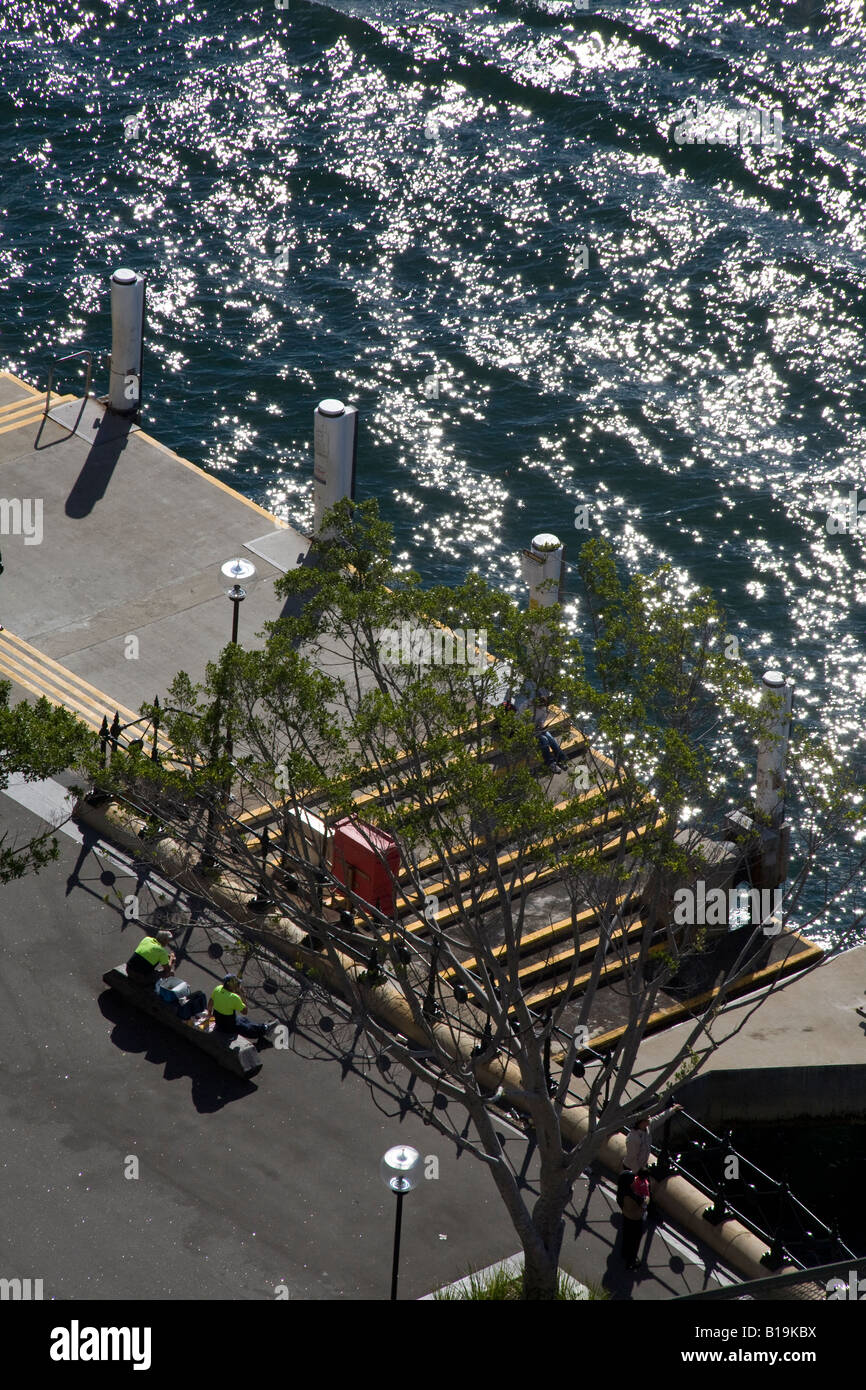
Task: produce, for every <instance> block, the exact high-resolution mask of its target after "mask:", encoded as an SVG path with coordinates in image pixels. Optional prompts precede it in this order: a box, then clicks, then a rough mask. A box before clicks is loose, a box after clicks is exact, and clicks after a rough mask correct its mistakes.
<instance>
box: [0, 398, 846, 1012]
mask: <svg viewBox="0 0 866 1390" xmlns="http://www.w3.org/2000/svg"><path fill="white" fill-rule="evenodd" d="M54 400H55V404H54V405H53V406H52V408H51V409H50V412H49V414H48V415H47V416H43V411H44V407H45V403H46V402H45V398H44V396H42V395H40V394H39V393H38V392H37V391H36V390H35V388H34V387H32V386H30V385H28V384H27V383H25V382H23V381H21V380H20V379H18V378H16V377H14V376H13V375H11V374H10V373H8V372H4V373H2V374H0V470H2V473H0V476H2V479H3V484H2V486H3V494H4V497H5V499H6V508H7V512H8V518H9V520H11V521H14V519H15V515H16V513H15V512H14V510H12V509H13V508H14V507H15V504H16V502H17V503H18V504H19V505H20V508H21V513H20V514H21V517H22V518H23V521H24V522H26V519H27V517H28V516H31V514H34V513H35V511H36V508H37V506H38V518H39V528H38V532H39V533H38V535H36V534H32V535H29V536H28V535H25V534H9V535H8V536H7V537H6V538H5V539H4V541H3V549H4V559H5V562H6V565H5V573H4V575H3V585H2V609H0V622H2V624H3V631H0V675H2V676H5V677H6V678H8V679H9V680H11V681H12V682H13V686H14V687H18V695H19V696H26V697H28V698H31V699H32V698H33V697H35V696H38V695H46V696H47V697H48V698H49V699H51V700H53V701H55V702H56V703H58V704H62V705H64V706H66V708H68V709H70V710H72V711H73V712H74V713H76V714H77V715H78V716H79V717H80V718H81V719H83V720H84V721H85V722H86V723H87V724H88V725H89V726H90V727H91V728H94V729H98V728H99V726H100V724H101V722H102V719H103V717H105V716H107V717H108V720H109V721H111V719H112V717H113V715H114V713H115V711H117V712H118V713H119V716H120V722H121V724H123V725H128V724H131V723H133V721H135V720H136V718H137V716H138V711H139V707H140V705H141V703H142V702H143V701H145V700H152V699H153V697H154V695H156V694H159V695H160V698H162V697H163V695H164V692H165V690H166V687H167V686H168V684H169V683H170V681H171V679H172V678H173V676H174V675H175V674H176V672H177V671H178V670H179V669H180V668H183V669H184V670H185V671H187V672H188V674H189V675H190V677H191V678H192V679H193V680H194V681H196V680H200V679H202V678H203V676H204V672H205V667H206V665H207V663H208V662H209V661H211V660H213V659H214V657H215V656H216V655H217V653H218V652H219V651H220V650H221V648H222V647H223V646H224V645H225V643H226V642H227V641H228V639H229V636H230V622H229V619H230V613H229V605H228V604H227V602H226V598H225V593H226V580H225V577H224V576H223V575H222V574H221V572H220V570H221V565H222V564H223V563H225V561H227V560H229V559H231V558H233V557H234V556H238V555H239V556H244V555H246V556H247V557H248V558H250V559H252V561H253V562H254V563H255V565H256V570H257V577H256V580H255V582H254V583H252V584H250V585H249V586H248V595H247V598H246V601H245V602H244V604H243V609H242V612H241V622H242V626H241V641H242V642H243V643H244V644H246V645H248V646H255V645H257V639H256V637H255V634H256V632H258V631H259V630H260V629H261V628H262V626H263V624H264V622H265V621H266V620H268V619H273V618H275V617H276V616H278V614H279V611H280V608H279V603H278V601H277V599H276V597H275V595H274V592H273V585H274V581H275V579H276V578H277V577H278V576H279V575H280V574H281V573H284V572H286V571H287V570H290V569H293V568H295V567H297V566H298V565H299V564H300V563H301V562H302V561H303V560H304V558H305V556H306V553H307V551H308V549H309V545H310V540H309V537H307V536H304V535H301V534H300V533H299V532H297V531H296V530H294V529H293V528H292V527H291V526H289V525H288V524H287V523H285V522H283V521H281V520H279V519H278V518H277V517H275V516H273V515H272V514H271V513H269V512H267V511H265V510H264V509H263V508H262V507H260V506H258V505H257V504H256V503H254V502H251V501H249V500H248V499H246V498H244V497H241V496H240V495H239V494H238V493H236V492H235V491H233V489H231V488H229V487H227V486H226V485H225V484H223V483H222V482H220V481H219V479H217V478H214V477H213V476H212V475H211V474H209V473H206V472H204V471H203V470H202V469H200V468H198V467H197V466H196V465H195V464H192V463H190V462H188V461H187V460H185V459H182V458H180V456H179V455H177V454H175V453H173V452H172V451H171V450H169V449H167V448H166V447H165V446H164V445H162V444H160V443H159V441H158V440H156V439H153V438H152V437H151V436H150V435H148V434H146V433H145V432H144V431H142V430H140V429H139V428H138V427H137V426H136V425H135V424H132V423H130V420H129V419H128V418H123V417H120V416H118V415H114V414H111V413H109V412H107V411H106V409H105V407H104V405H102V404H101V403H100V402H98V401H97V400H95V399H94V398H92V397H87V398H85V399H84V400H76V399H67V398H63V399H60V400H58V398H56V397H55V398H54ZM0 506H2V503H0ZM5 520H6V518H4V521H5ZM10 529H11V528H10ZM22 529H24V526H23V525H22ZM28 529H29V530H30V531H31V532H34V533H35V532H36V529H37V528H36V525H35V516H34V519H33V521H32V522H31V524H30V526H29V528H28ZM329 659H331V658H329ZM13 698H15V697H13ZM551 727H552V728H554V729H555V730H557V732H558V736H559V738H560V740H561V742H562V744H563V747H564V748H565V750H566V752H568V753H570V755H571V756H572V757H574V756H576V755H577V756H579V755H580V754H581V752H583V751H585V745H584V744H583V740H582V739H581V738H580V737H579V735H578V734H577V733H576V732H575V731H574V730H573V729H571V727H570V725H569V723H568V720H567V718H566V717H565V716H563V715H560V716H556V717H555V718H554V720H553V722H552V724H551ZM128 736H131V735H128ZM550 791H551V794H552V795H553V796H554V798H559V797H564V796H566V795H567V794H568V782H567V777H566V775H565V774H563V773H559V774H557V775H556V776H555V777H554V778H553V779H552V781H551V786H550ZM368 795H369V794H368V793H365V791H364V789H359V792H358V798H359V802H360V804H361V805H363V802H364V799H365V796H368ZM241 814H242V818H243V819H245V820H246V822H247V824H248V825H249V826H250V828H251V830H252V829H254V830H255V831H256V833H260V832H261V828H262V824H263V823H264V822H263V821H262V818H261V817H259V816H257V815H256V814H255V808H253V810H252V811H249V810H247V811H246V812H242V813H241ZM608 825H609V826H610V836H609V844H610V846H611V847H612V848H614V847H615V846H616V845H617V843H618V838H619V832H618V829H617V815H616V807H615V806H614V805H611V806H610V807H609V808H608V810H607V811H606V812H605V819H604V826H605V827H607V826H608ZM605 837H606V838H607V830H606V829H605ZM508 853H509V851H508V849H507V847H504V846H503V848H502V851H501V853H500V865H501V867H503V868H505V866H506V862H507V855H508ZM426 868H427V870H429V884H430V887H429V888H428V889H427V891H428V892H430V893H435V894H437V895H438V896H441V897H442V905H441V906H440V908H439V912H438V914H437V917H438V920H439V922H440V924H442V925H445V924H446V923H448V921H449V920H450V917H451V916H453V914H454V911H455V909H454V905H453V902H450V901H449V900H448V899H447V896H444V895H443V894H444V886H443V885H442V883H441V882H440V874H439V870H440V868H441V866H440V864H439V862H438V861H435V860H434V859H431V860H430V862H429V864H427V865H426ZM494 899H495V893H491V901H493V900H494ZM398 906H399V911H400V913H401V916H402V919H403V923H404V926H406V927H407V929H408V930H409V931H410V932H411V931H416V930H417V931H424V930H425V928H426V923H424V922H423V921H421V920H418V919H417V911H416V908H415V906H414V903H413V902H411V901H404V902H403V903H401V904H399V905H398ZM590 916H591V914H590ZM624 918H625V920H624V926H623V931H624V933H625V937H626V940H630V939H631V937H632V936H633V935H635V934H636V933H637V932H639V931H640V928H641V921H640V916H639V913H638V912H637V911H636V910H635V909H634V905H631V904H629V905H626V910H625V911H624ZM526 919H527V927H526V930H525V932H524V939H523V942H522V961H521V972H522V978H524V981H525V988H526V989H527V997H528V999H529V1002H530V1004H531V1007H533V1008H534V1009H536V1010H538V1011H541V1010H544V1009H546V1008H549V1007H551V1006H553V1005H555V1004H558V1003H559V1002H561V998H562V990H563V986H562V983H561V982H562V981H563V980H564V979H566V978H567V977H568V974H569V971H570V969H571V964H572V960H573V956H574V944H573V932H572V928H571V913H570V905H569V902H568V895H567V893H566V892H565V890H564V889H563V888H562V886H561V885H559V884H558V883H557V882H556V871H555V867H553V868H546V869H545V870H544V871H539V873H538V874H537V875H536V879H535V880H534V882H533V887H532V890H531V892H530V894H529V897H528V899H527V910H526ZM586 925H587V926H591V923H590V922H589V921H587V924H586ZM490 930H491V932H492V933H494V936H495V932H496V921H495V913H491V921H490ZM593 941H594V938H593V937H592V936H591V935H590V936H585V939H584V941H583V942H582V945H581V960H583V959H586V960H587V965H586V967H585V969H582V970H579V971H578V982H580V981H581V980H583V979H586V978H588V971H589V966H590V964H591V962H590V960H589V953H590V951H591V949H594V946H593ZM818 955H819V951H818V948H817V947H815V946H814V945H813V944H811V943H809V942H805V941H802V940H801V939H800V938H799V937H796V936H794V937H788V938H786V939H785V940H784V941H780V942H779V943H773V944H772V945H771V948H770V950H769V951H768V958H767V961H766V963H765V965H764V966H763V967H762V969H761V970H760V971H759V972H758V975H759V976H760V978H761V979H763V978H764V972H769V973H767V974H766V978H767V979H770V978H775V977H776V976H777V975H778V974H780V973H781V974H787V973H790V972H791V971H792V970H798V969H801V968H802V967H803V966H804V965H806V964H807V963H809V962H810V961H812V960H814V959H815V958H816V957H817V956H818ZM467 958H468V953H467ZM606 976H607V978H608V979H609V981H610V982H611V983H613V982H614V981H615V980H616V978H617V966H616V962H615V961H614V962H612V963H611V964H610V965H609V966H608V967H606ZM758 982H759V981H758ZM749 983H750V984H753V983H754V982H749ZM708 987H709V988H712V985H711V982H709V981H703V980H696V981H695V986H694V991H693V993H694V996H695V997H696V998H697V997H699V996H701V995H703V994H704V993H705V992H706V989H707V988H708ZM599 1001H600V1005H599V1011H598V1023H597V1025H596V1027H595V1030H594V1031H596V1032H601V1033H603V1036H604V1037H605V1039H607V1040H610V1038H611V1037H615V1036H616V1034H617V1031H618V1029H619V1028H620V1027H621V1022H620V1004H619V996H618V994H617V993H616V992H615V991H612V990H605V989H602V990H601V991H600V994H599ZM689 1009H690V1000H689V999H688V998H686V999H684V998H683V997H682V995H680V996H675V995H673V994H671V995H662V996H660V1003H659V1009H658V1011H657V1016H656V1017H655V1018H654V1020H653V1023H652V1026H653V1028H655V1027H658V1026H664V1025H666V1024H667V1023H670V1022H674V1021H677V1020H678V1019H680V1018H682V1017H684V1016H687V1015H688V1012H689ZM567 1022H568V1020H566V1023H567Z"/></svg>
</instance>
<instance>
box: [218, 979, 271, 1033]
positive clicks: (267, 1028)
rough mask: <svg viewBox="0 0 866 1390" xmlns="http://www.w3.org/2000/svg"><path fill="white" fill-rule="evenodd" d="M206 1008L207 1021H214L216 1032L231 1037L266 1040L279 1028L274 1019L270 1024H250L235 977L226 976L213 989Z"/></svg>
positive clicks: (239, 986)
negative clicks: (240, 1036)
mask: <svg viewBox="0 0 866 1390" xmlns="http://www.w3.org/2000/svg"><path fill="white" fill-rule="evenodd" d="M207 1007H208V1020H210V1019H213V1020H214V1022H215V1024H216V1031H217V1032H218V1033H229V1034H230V1035H231V1036H232V1037H236V1036H237V1034H238V1033H240V1034H241V1035H242V1036H243V1037H245V1038H266V1037H268V1036H269V1035H270V1034H271V1033H273V1031H274V1029H275V1028H277V1027H278V1026H279V1025H278V1023H277V1020H276V1019H274V1020H273V1022H272V1023H251V1022H250V1020H249V1019H248V1018H247V1017H246V1013H247V1003H246V1000H245V999H244V997H243V994H242V992H241V982H240V980H239V979H238V977H237V975H226V977H225V979H224V980H223V982H222V984H221V985H217V986H216V987H215V988H214V992H213V994H212V995H211V997H210V999H209V1000H208V1006H207Z"/></svg>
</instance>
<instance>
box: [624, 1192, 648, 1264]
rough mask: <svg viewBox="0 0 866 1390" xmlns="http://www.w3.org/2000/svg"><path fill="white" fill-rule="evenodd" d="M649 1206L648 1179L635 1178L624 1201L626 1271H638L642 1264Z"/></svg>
mask: <svg viewBox="0 0 866 1390" xmlns="http://www.w3.org/2000/svg"><path fill="white" fill-rule="evenodd" d="M648 1206H649V1183H648V1182H647V1180H646V1178H641V1177H636V1178H633V1179H632V1182H631V1185H630V1187H629V1188H628V1189H627V1191H626V1192H625V1193H624V1194H623V1200H622V1258H623V1262H624V1264H625V1267H626V1269H637V1268H638V1266H639V1264H640V1260H639V1259H638V1251H639V1250H640V1242H641V1236H642V1235H643V1228H644V1218H645V1216H646V1213H647V1207H648Z"/></svg>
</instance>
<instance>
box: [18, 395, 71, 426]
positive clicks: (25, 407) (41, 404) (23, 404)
mask: <svg viewBox="0 0 866 1390" xmlns="http://www.w3.org/2000/svg"><path fill="white" fill-rule="evenodd" d="M45 399H46V398H45V396H33V397H29V398H28V399H27V400H25V401H18V402H15V404H14V405H6V406H0V412H5V413H0V434H9V433H10V431H12V430H20V429H24V428H25V427H27V426H30V425H35V424H36V423H37V421H38V420H41V419H42V416H43V415H44V414H45ZM51 400H52V404H53V405H63V404H64V403H65V402H67V401H73V400H75V396H55V395H54V394H52V396H51Z"/></svg>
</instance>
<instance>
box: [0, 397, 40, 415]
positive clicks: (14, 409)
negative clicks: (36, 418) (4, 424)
mask: <svg viewBox="0 0 866 1390" xmlns="http://www.w3.org/2000/svg"><path fill="white" fill-rule="evenodd" d="M36 404H37V403H36V401H34V400H33V399H32V397H30V396H24V397H22V399H21V400H19V401H8V402H7V403H6V405H0V418H2V419H4V420H8V419H9V418H10V416H12V415H17V414H18V412H19V411H22V410H33V409H34V408H35V406H36ZM39 404H40V405H44V404H45V397H44V396H41V397H40V398H39Z"/></svg>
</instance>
